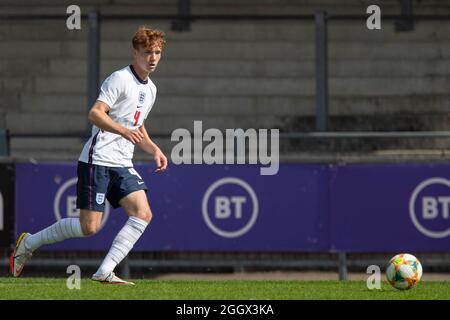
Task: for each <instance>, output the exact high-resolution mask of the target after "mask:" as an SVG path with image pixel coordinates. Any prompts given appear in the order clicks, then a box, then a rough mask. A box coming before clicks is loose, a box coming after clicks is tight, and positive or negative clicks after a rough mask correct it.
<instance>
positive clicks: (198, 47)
mask: <svg viewBox="0 0 450 320" xmlns="http://www.w3.org/2000/svg"><path fill="white" fill-rule="evenodd" d="M18 44H19V43H18ZM11 45H13V46H14V45H15V44H13V43H11V44H7V46H11ZM50 45H51V43H49V44H48V48H47V54H49V55H50V56H53V57H55V56H56V54H52V52H51V51H50V50H51V49H50V48H49V46H50ZM53 45H55V46H56V44H53ZM130 47H131V45H130V43H129V41H103V42H102V43H101V57H102V59H105V58H114V59H119V58H123V59H130V57H131V53H130ZM314 50H315V48H314V42H313V41H311V42H306V43H304V42H293V41H291V42H288V41H283V42H280V41H276V40H274V41H272V42H271V44H270V46H268V45H267V42H257V41H253V42H248V41H246V42H243V41H220V40H216V41H174V42H172V43H171V44H170V45H167V46H166V48H165V49H164V53H163V54H164V57H165V58H168V59H213V60H216V59H223V60H226V59H230V60H233V59H236V57H239V58H240V59H241V60H253V61H261V60H267V59H279V58H280V53H281V52H282V53H283V58H286V59H287V60H293V59H300V60H313V59H314ZM10 52H12V51H10ZM9 54H10V55H12V53H9ZM2 55H6V53H5V54H2ZM62 55H63V56H64V57H67V58H84V57H86V55H87V44H86V42H79V41H67V42H65V43H64V44H63V45H62ZM329 57H330V59H361V57H364V58H365V59H393V60H402V59H418V60H419V59H440V58H448V57H450V44H449V43H448V42H446V41H417V42H414V43H410V42H383V43H380V42H370V41H365V42H364V41H346V42H344V41H330V43H329Z"/></svg>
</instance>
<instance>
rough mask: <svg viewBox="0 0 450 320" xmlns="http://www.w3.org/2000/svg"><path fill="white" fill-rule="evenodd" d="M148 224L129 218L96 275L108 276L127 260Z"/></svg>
mask: <svg viewBox="0 0 450 320" xmlns="http://www.w3.org/2000/svg"><path fill="white" fill-rule="evenodd" d="M147 225H148V223H147V222H145V221H144V220H141V219H139V218H136V217H130V218H128V220H127V222H126V223H125V225H124V226H123V228H122V229H121V230H120V231H119V233H118V234H117V236H116V238H115V239H114V241H113V243H112V246H111V249H109V252H108V254H107V255H106V257H105V259H104V260H103V262H102V264H101V265H100V268H98V270H97V272H96V273H95V274H96V275H99V276H103V275H108V274H109V273H110V272H112V271H113V270H114V268H115V267H116V266H117V265H118V264H119V263H120V261H122V260H123V258H125V257H126V256H127V255H128V253H129V252H130V250H131V249H132V248H133V246H134V244H135V243H136V241H137V240H138V239H139V238H140V237H141V235H142V234H143V233H144V231H145V228H146V227H147Z"/></svg>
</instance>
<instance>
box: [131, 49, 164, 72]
mask: <svg viewBox="0 0 450 320" xmlns="http://www.w3.org/2000/svg"><path fill="white" fill-rule="evenodd" d="M161 52H162V48H161V47H160V46H158V45H153V46H150V47H139V48H138V49H137V50H136V49H134V59H135V62H136V64H137V65H138V66H139V67H140V68H141V69H142V70H144V71H145V72H148V73H151V72H153V71H155V70H156V67H157V66H158V62H159V60H160V59H161Z"/></svg>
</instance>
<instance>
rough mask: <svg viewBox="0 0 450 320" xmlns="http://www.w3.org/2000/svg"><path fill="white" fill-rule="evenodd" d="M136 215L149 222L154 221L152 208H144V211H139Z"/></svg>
mask: <svg viewBox="0 0 450 320" xmlns="http://www.w3.org/2000/svg"><path fill="white" fill-rule="evenodd" d="M135 217H136V218H139V219H141V220H144V221H145V222H147V223H150V221H152V217H153V215H152V212H151V211H150V210H144V211H141V212H138V213H137V214H136V215H135Z"/></svg>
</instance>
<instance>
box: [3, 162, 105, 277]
mask: <svg viewBox="0 0 450 320" xmlns="http://www.w3.org/2000/svg"><path fill="white" fill-rule="evenodd" d="M77 175H78V183H77V207H78V208H79V209H81V210H80V218H65V219H61V220H59V221H57V222H56V223H54V224H53V225H51V226H49V227H47V228H45V229H43V230H41V231H39V232H37V233H35V234H29V233H25V232H23V233H22V234H21V235H20V236H19V237H18V239H17V241H16V247H15V249H14V251H13V253H12V255H11V257H10V271H11V273H12V274H13V275H14V276H15V277H18V276H19V275H20V273H21V272H22V269H23V267H24V265H25V263H26V261H27V260H28V259H29V258H31V256H32V253H33V251H35V250H36V249H38V248H39V247H41V246H43V245H46V244H52V243H57V242H61V241H63V240H65V239H69V238H80V237H84V236H89V235H92V234H94V233H95V232H96V231H97V230H98V229H99V226H100V222H101V217H102V212H103V211H104V207H105V204H104V198H105V197H104V194H105V191H103V190H106V188H107V180H106V179H105V174H104V167H100V166H94V165H89V164H86V163H79V164H78V168H77ZM102 191H103V193H102ZM99 195H103V196H99ZM94 197H95V198H94Z"/></svg>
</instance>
